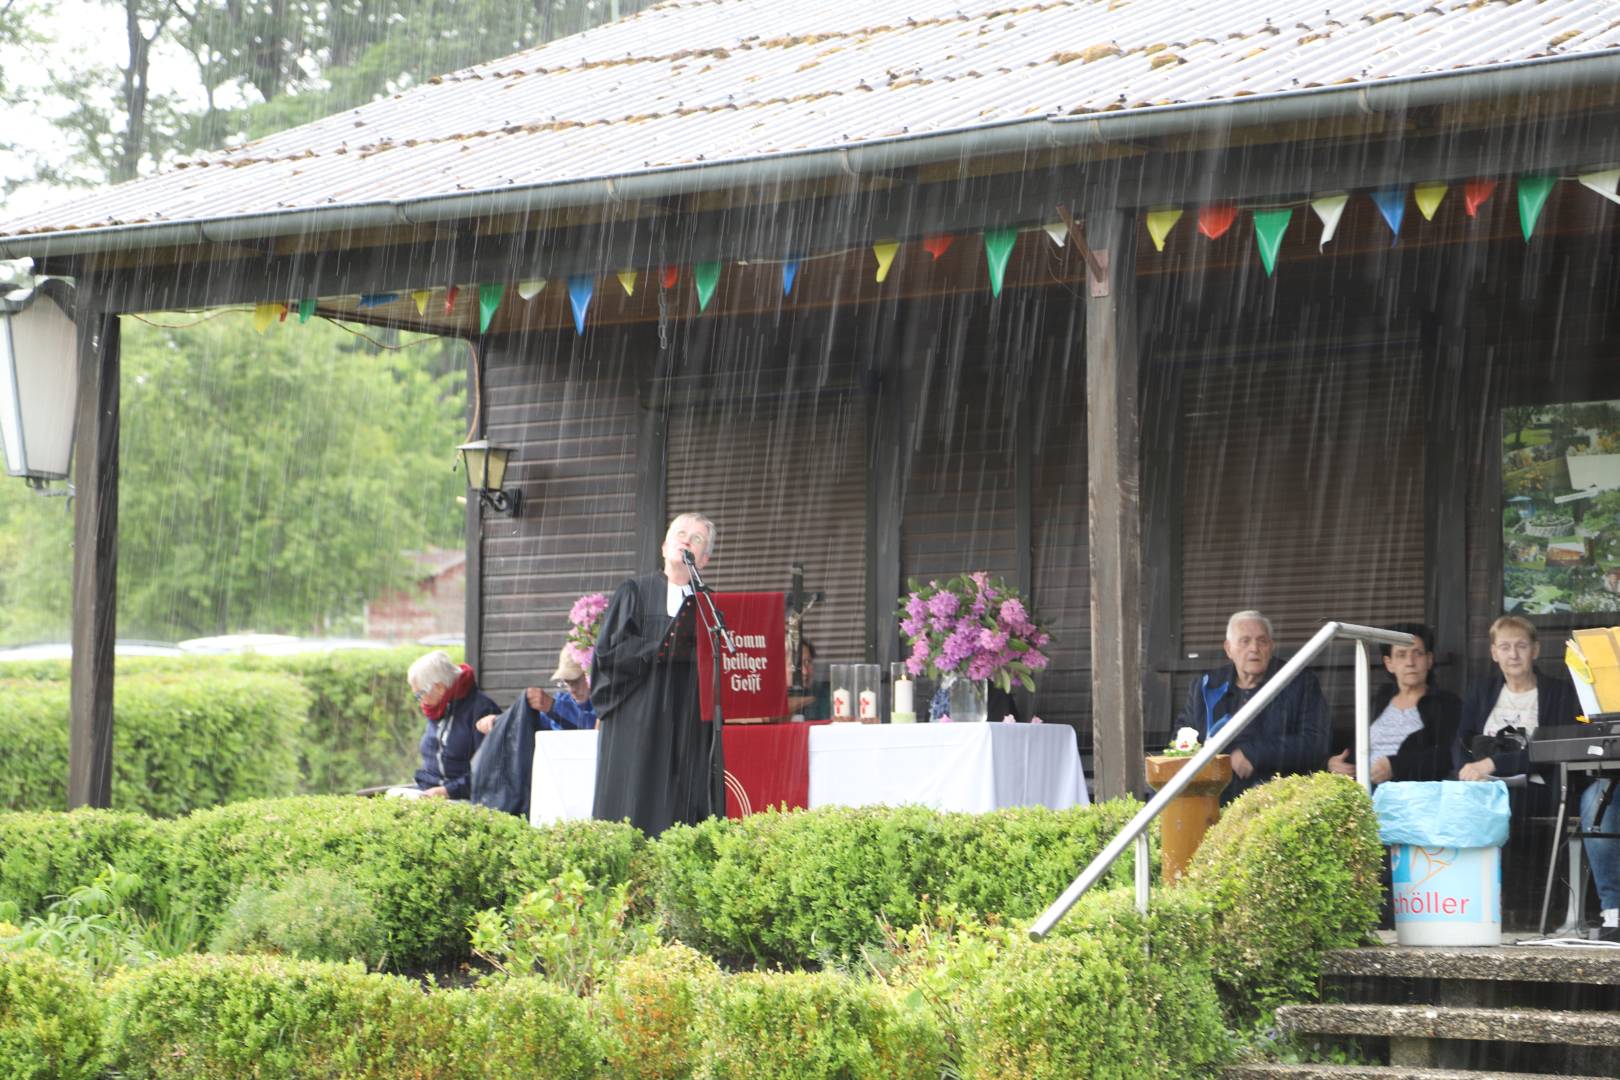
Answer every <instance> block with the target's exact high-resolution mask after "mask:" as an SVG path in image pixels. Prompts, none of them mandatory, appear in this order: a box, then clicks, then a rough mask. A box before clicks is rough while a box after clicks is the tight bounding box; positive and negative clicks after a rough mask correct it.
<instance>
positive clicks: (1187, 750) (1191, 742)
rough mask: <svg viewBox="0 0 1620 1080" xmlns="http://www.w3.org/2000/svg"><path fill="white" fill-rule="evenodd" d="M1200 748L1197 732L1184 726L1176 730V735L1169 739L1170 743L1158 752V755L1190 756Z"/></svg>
mask: <svg viewBox="0 0 1620 1080" xmlns="http://www.w3.org/2000/svg"><path fill="white" fill-rule="evenodd" d="M1200 749H1202V746H1201V744H1200V743H1199V741H1198V732H1197V731H1196V730H1194V729H1193V728H1190V727H1184V728H1182V729H1181V730H1180V731H1178V732H1176V737H1175V738H1174V739H1171V740H1170V745H1169V746H1167V747H1165V748H1164V750H1163V751H1162V752H1161V753H1160V755H1159V756H1160V757H1192V756H1193V755H1194V754H1196V753H1198V751H1199V750H1200Z"/></svg>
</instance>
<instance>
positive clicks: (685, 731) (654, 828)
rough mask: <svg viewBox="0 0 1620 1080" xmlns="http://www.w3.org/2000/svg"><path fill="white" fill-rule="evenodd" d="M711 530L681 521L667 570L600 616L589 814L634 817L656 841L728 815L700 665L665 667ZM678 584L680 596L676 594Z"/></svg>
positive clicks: (669, 539) (633, 584) (668, 539)
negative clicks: (689, 564) (664, 654)
mask: <svg viewBox="0 0 1620 1080" xmlns="http://www.w3.org/2000/svg"><path fill="white" fill-rule="evenodd" d="M712 534H713V526H712V525H711V524H710V523H709V521H708V519H706V518H703V517H701V516H699V515H695V514H682V515H681V516H680V517H677V518H676V519H675V520H674V521H673V522H671V523H670V527H669V533H668V535H666V536H665V538H664V546H663V556H664V572H663V573H661V574H645V575H642V576H641V577H636V578H631V579H630V580H629V581H626V582H625V583H624V584H622V585H620V586H619V587H618V589H617V590H615V591H614V593H613V599H612V600H610V601H609V602H608V607H607V611H606V612H604V613H603V615H602V626H601V629H600V630H599V631H598V633H597V638H596V651H595V654H594V655H593V657H592V660H591V704H592V705H593V706H595V708H596V716H597V721H598V723H597V743H596V797H595V800H594V801H593V803H592V806H591V816H592V817H595V818H599V819H602V820H605V821H621V820H623V819H625V818H629V819H630V823H631V824H632V825H634V826H636V828H638V829H640V830H641V831H642V832H644V833H646V834H647V835H648V836H657V835H658V834H660V833H662V832H663V831H664V830H665V829H667V828H669V827H670V826H671V825H673V824H675V823H677V822H685V823H687V824H696V823H697V822H699V821H702V820H703V819H704V818H707V817H713V816H716V815H718V814H723V813H724V812H725V787H724V784H723V781H722V776H723V769H722V764H721V759H720V757H719V755H718V753H713V751H716V750H718V748H717V747H715V746H714V742H713V740H714V732H713V731H712V730H711V728H712V727H713V725H712V724H707V723H704V722H703V718H702V717H701V715H700V706H699V703H698V700H699V699H698V681H697V680H698V671H697V665H696V663H695V662H694V659H695V658H694V657H691V656H688V657H686V658H684V659H669V658H663V659H660V657H659V655H658V647H659V643H660V642H662V641H663V639H664V635H665V634H666V633H667V632H668V631H669V628H670V625H671V622H672V619H671V617H670V613H669V607H670V605H671V604H673V603H676V602H678V600H679V594H680V592H683V591H685V590H686V589H687V588H689V584H688V582H689V579H688V576H687V571H686V566H685V565H684V563H683V562H682V559H681V552H682V551H683V550H689V551H691V552H692V553H693V557H694V560H695V561H696V563H697V565H698V567H699V569H701V568H702V567H703V565H704V564H705V563H707V562H708V557H709V547H710V543H711V537H712ZM672 586H674V588H673V589H672Z"/></svg>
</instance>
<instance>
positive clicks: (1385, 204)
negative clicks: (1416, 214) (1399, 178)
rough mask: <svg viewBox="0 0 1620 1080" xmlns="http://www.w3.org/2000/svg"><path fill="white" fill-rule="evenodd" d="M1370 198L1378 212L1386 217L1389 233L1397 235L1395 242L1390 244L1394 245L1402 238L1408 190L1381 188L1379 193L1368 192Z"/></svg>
mask: <svg viewBox="0 0 1620 1080" xmlns="http://www.w3.org/2000/svg"><path fill="white" fill-rule="evenodd" d="M1368 197H1369V198H1371V199H1372V201H1373V203H1374V204H1375V205H1376V206H1377V207H1378V212H1379V213H1380V214H1383V215H1384V223H1385V224H1387V225H1388V226H1389V231H1390V232H1392V233H1394V234H1395V238H1394V240H1391V241H1390V242H1391V243H1394V242H1395V240H1399V239H1400V238H1401V222H1402V221H1403V220H1405V218H1406V189H1405V188H1380V189H1379V190H1377V191H1372V192H1368Z"/></svg>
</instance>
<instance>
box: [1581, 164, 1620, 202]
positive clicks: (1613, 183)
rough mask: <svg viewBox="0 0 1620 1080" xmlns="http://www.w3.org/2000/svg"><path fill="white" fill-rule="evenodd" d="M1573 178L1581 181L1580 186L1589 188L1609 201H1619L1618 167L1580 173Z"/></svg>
mask: <svg viewBox="0 0 1620 1080" xmlns="http://www.w3.org/2000/svg"><path fill="white" fill-rule="evenodd" d="M1575 179H1577V180H1579V181H1580V182H1581V186H1582V187H1586V188H1591V189H1592V190H1593V191H1595V192H1597V193H1598V194H1599V195H1601V196H1603V197H1604V198H1605V199H1608V200H1609V201H1610V202H1612V203H1620V169H1602V170H1600V171H1598V172H1589V173H1582V174H1581V175H1579V176H1577V177H1576V178H1575Z"/></svg>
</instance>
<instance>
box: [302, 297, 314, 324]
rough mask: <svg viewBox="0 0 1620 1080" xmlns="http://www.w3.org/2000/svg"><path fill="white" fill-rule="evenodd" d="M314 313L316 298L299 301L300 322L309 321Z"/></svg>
mask: <svg viewBox="0 0 1620 1080" xmlns="http://www.w3.org/2000/svg"><path fill="white" fill-rule="evenodd" d="M313 314H315V300H314V299H313V298H311V299H308V300H300V301H298V321H299V322H300V323H307V322H309V317H310V316H311V315H313Z"/></svg>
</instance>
